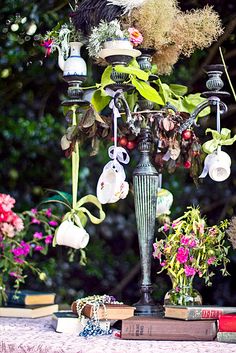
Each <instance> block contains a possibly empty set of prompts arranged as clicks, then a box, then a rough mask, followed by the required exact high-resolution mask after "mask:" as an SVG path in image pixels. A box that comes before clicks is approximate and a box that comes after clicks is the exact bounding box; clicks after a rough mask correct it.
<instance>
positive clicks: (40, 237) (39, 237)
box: [33, 232, 43, 239]
mask: <svg viewBox="0 0 236 353" xmlns="http://www.w3.org/2000/svg"><path fill="white" fill-rule="evenodd" d="M33 237H34V238H35V239H42V237H43V233H42V232H35V233H34V235H33Z"/></svg>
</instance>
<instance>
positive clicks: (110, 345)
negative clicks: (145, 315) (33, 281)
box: [0, 317, 236, 353]
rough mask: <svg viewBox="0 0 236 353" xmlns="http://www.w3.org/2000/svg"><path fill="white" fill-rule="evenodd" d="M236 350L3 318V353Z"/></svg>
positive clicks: (218, 352)
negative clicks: (81, 332) (88, 333)
mask: <svg viewBox="0 0 236 353" xmlns="http://www.w3.org/2000/svg"><path fill="white" fill-rule="evenodd" d="M36 352H37V353H171V352H175V353H231V352H234V353H236V344H231V343H220V342H197V341H195V342H193V341H191V342H190V341H175V342H174V341H132V340H128V341H127V340H122V339H120V338H116V337H114V336H101V337H93V338H87V339H86V338H83V337H79V336H78V335H69V334H64V333H56V332H55V331H54V329H53V328H52V327H51V318H50V317H46V318H40V319H15V318H0V353H36Z"/></svg>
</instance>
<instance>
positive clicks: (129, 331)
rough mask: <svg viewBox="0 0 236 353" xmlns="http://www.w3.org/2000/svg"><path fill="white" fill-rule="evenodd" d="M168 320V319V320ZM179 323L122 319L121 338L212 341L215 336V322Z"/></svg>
mask: <svg viewBox="0 0 236 353" xmlns="http://www.w3.org/2000/svg"><path fill="white" fill-rule="evenodd" d="M168 321H169V320H168ZM182 323H184V324H181V321H179V323H177V322H176V321H175V322H172V323H171V322H170V321H169V322H168V323H164V322H162V323H160V322H155V321H144V320H143V321H141V320H139V321H135V320H134V321H133V320H129V319H128V320H127V321H126V320H123V321H122V328H121V338H122V339H131V340H132V339H134V340H148V339H149V340H150V339H153V340H160V341H161V340H168V341H182V340H183V341H189V340H196V341H201V340H202V341H212V340H214V338H215V337H216V324H215V322H212V321H211V322H207V323H206V322H201V324H197V325H192V324H190V325H186V324H185V323H186V321H183V322H182Z"/></svg>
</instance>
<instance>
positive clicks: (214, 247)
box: [153, 206, 229, 305]
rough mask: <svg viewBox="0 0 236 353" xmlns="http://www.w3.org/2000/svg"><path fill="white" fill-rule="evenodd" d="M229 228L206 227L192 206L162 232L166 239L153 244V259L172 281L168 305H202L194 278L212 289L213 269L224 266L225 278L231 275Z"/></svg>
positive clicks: (203, 219) (225, 226)
mask: <svg viewBox="0 0 236 353" xmlns="http://www.w3.org/2000/svg"><path fill="white" fill-rule="evenodd" d="M227 227H228V221H227V220H224V221H221V222H220V224H219V225H214V226H211V227H210V226H207V223H206V219H205V218H204V217H202V216H201V214H200V209H199V207H194V206H191V207H188V209H187V211H186V212H184V214H183V216H182V217H179V218H177V219H176V220H174V221H173V222H172V223H171V224H164V226H162V227H161V228H160V230H161V232H162V233H163V234H164V238H163V239H161V240H157V241H156V242H155V243H154V253H153V256H154V257H155V258H156V259H158V260H159V262H160V265H161V266H162V269H161V271H160V272H162V271H164V270H167V273H168V275H169V276H170V278H171V280H172V285H173V288H172V290H171V291H170V292H168V294H167V296H166V298H165V299H166V301H165V303H166V304H167V303H168V304H175V305H194V304H199V303H201V298H200V295H199V293H197V292H196V291H195V290H194V289H193V280H194V278H195V276H198V277H200V278H203V279H204V280H205V284H206V285H208V286H209V285H211V284H212V282H211V278H212V276H213V275H214V272H213V270H212V269H213V268H214V267H217V266H222V269H221V271H222V274H223V275H228V272H227V270H226V264H227V263H228V262H229V259H228V257H227V254H228V248H229V247H228V246H227V245H226V241H225V231H226V229H227Z"/></svg>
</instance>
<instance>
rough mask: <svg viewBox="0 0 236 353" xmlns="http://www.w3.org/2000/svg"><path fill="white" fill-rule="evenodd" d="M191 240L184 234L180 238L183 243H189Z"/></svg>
mask: <svg viewBox="0 0 236 353" xmlns="http://www.w3.org/2000/svg"><path fill="white" fill-rule="evenodd" d="M189 241H190V239H189V238H188V237H186V236H185V235H183V236H182V237H181V238H180V243H181V244H182V245H189Z"/></svg>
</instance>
